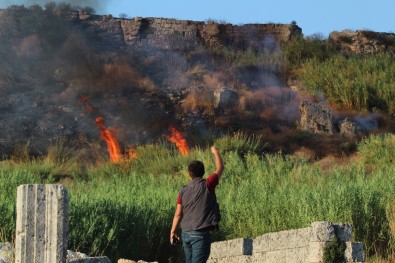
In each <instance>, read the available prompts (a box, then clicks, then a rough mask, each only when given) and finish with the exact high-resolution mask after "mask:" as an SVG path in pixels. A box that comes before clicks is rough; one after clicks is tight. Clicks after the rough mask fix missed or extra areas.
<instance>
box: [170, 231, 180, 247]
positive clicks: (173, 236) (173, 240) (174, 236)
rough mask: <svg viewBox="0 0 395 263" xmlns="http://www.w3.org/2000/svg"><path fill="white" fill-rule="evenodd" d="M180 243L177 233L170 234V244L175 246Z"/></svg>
mask: <svg viewBox="0 0 395 263" xmlns="http://www.w3.org/2000/svg"><path fill="white" fill-rule="evenodd" d="M177 241H180V237H179V236H178V235H177V234H176V233H175V232H170V244H172V245H175V244H177V243H178V242H177Z"/></svg>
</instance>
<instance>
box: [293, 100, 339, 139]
mask: <svg viewBox="0 0 395 263" xmlns="http://www.w3.org/2000/svg"><path fill="white" fill-rule="evenodd" d="M300 113H301V120H300V128H301V129H302V130H306V131H311V132H313V133H322V134H333V133H334V132H335V128H334V117H333V112H332V111H331V110H330V109H329V107H327V106H325V105H323V104H319V103H316V104H314V103H311V102H308V101H304V102H302V104H301V105H300Z"/></svg>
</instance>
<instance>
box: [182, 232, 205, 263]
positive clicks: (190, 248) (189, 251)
mask: <svg viewBox="0 0 395 263" xmlns="http://www.w3.org/2000/svg"><path fill="white" fill-rule="evenodd" d="M181 238H182V246H183V248H184V253H185V262H186V263H205V262H206V261H207V259H208V257H209V255H210V249H211V234H210V232H208V231H188V232H182V233H181Z"/></svg>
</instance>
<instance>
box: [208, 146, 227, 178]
mask: <svg viewBox="0 0 395 263" xmlns="http://www.w3.org/2000/svg"><path fill="white" fill-rule="evenodd" d="M211 152H212V153H213V155H214V159H215V167H216V168H215V173H216V174H218V179H221V176H222V173H223V172H224V162H223V161H222V157H221V154H220V153H219V150H218V148H217V147H216V146H215V145H214V146H212V147H211Z"/></svg>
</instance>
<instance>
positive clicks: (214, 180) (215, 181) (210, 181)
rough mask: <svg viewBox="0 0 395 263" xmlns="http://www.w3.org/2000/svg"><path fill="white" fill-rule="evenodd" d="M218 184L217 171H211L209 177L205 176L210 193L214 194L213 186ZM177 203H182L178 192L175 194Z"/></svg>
mask: <svg viewBox="0 0 395 263" xmlns="http://www.w3.org/2000/svg"><path fill="white" fill-rule="evenodd" d="M218 184H219V178H218V174H217V173H212V174H211V175H210V176H209V177H207V179H206V185H207V188H208V191H209V192H210V193H212V194H215V188H216V187H217V185H218ZM177 204H178V205H182V201H181V196H180V194H178V196H177Z"/></svg>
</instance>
